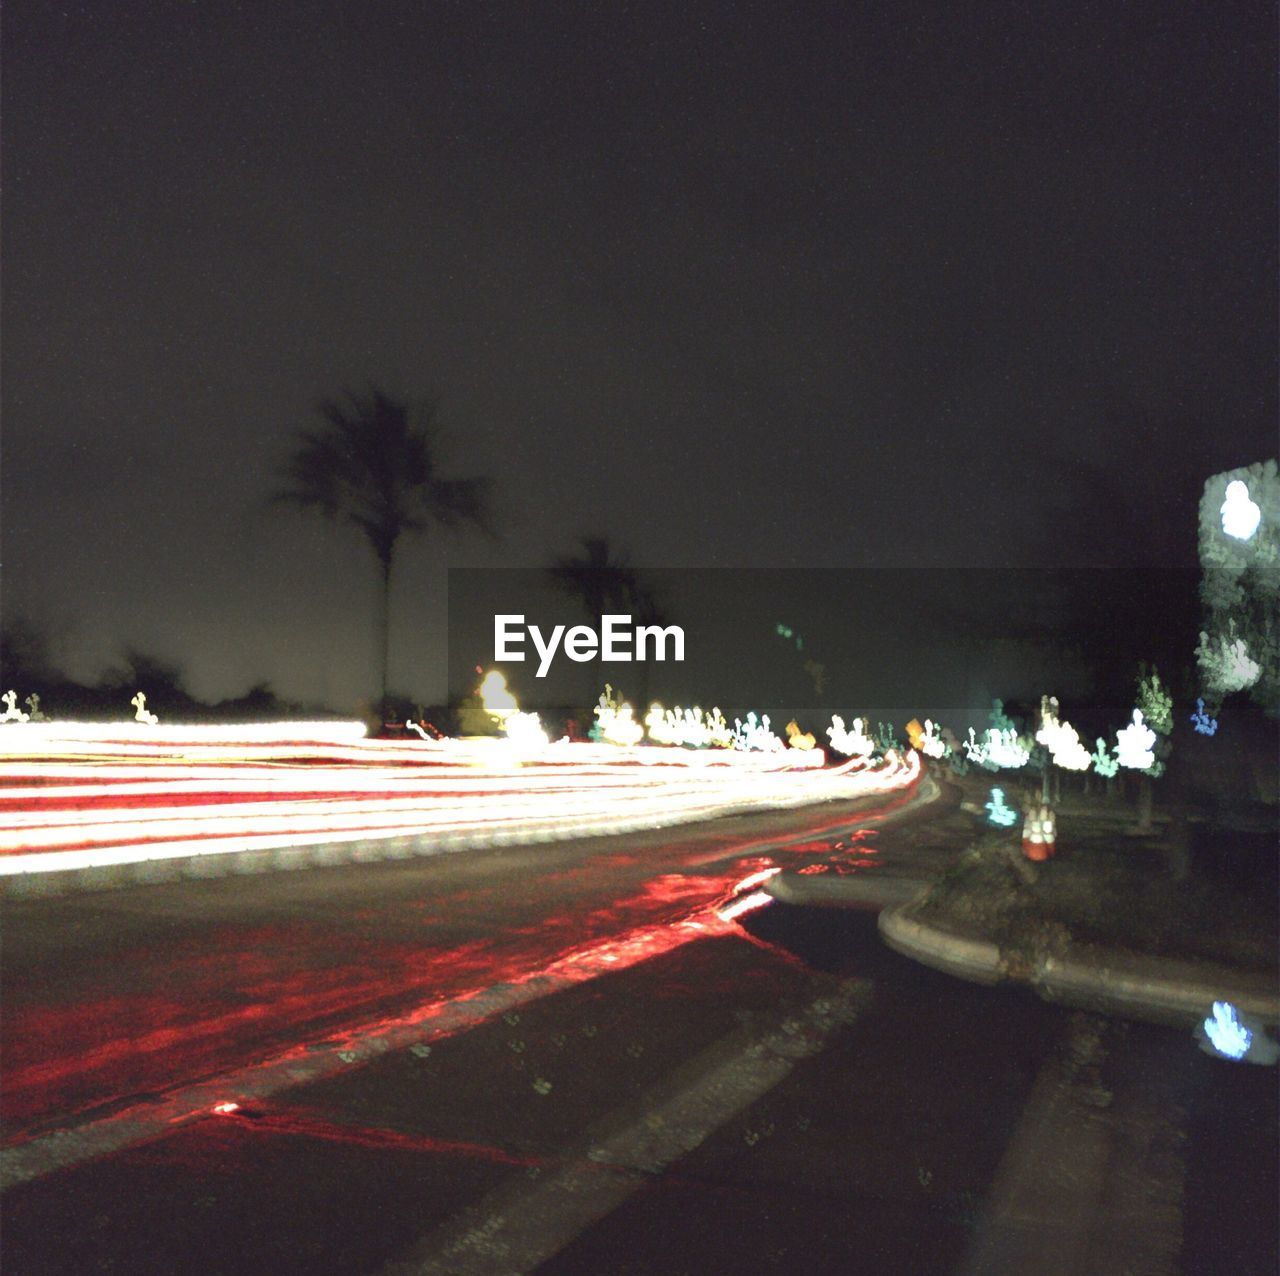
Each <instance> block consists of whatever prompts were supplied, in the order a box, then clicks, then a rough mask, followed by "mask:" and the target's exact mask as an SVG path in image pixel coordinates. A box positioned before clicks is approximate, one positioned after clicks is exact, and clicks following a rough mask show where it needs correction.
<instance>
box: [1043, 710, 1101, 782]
mask: <svg viewBox="0 0 1280 1276" xmlns="http://www.w3.org/2000/svg"><path fill="white" fill-rule="evenodd" d="M1057 708H1058V702H1057V701H1056V700H1054V699H1052V698H1051V697H1048V696H1046V697H1045V698H1044V699H1043V700H1042V701H1041V708H1040V717H1041V721H1040V730H1039V731H1037V732H1036V742H1037V743H1038V744H1042V745H1044V747H1045V748H1046V749H1048V750H1049V756H1050V757H1051V758H1052V759H1053V761H1054V763H1055V765H1057V766H1060V767H1062V768H1064V769H1065V770H1067V771H1087V770H1088V769H1089V765H1090V763H1091V762H1092V761H1093V759H1092V757H1091V756H1090V754H1089V750H1088V749H1086V748H1085V747H1084V745H1083V744H1081V742H1080V734H1079V732H1077V731H1076V729H1075V727H1073V726H1072V725H1071V724H1070V723H1069V722H1061V721H1059V719H1058V715H1057Z"/></svg>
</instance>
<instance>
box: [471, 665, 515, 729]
mask: <svg viewBox="0 0 1280 1276" xmlns="http://www.w3.org/2000/svg"><path fill="white" fill-rule="evenodd" d="M478 694H479V696H480V703H481V704H482V705H483V706H484V711H485V713H487V714H488V715H489V716H490V717H491V718H496V719H497V720H498V722H499V724H501V723H503V722H505V721H506V720H507V718H509V717H510V716H511V715H512V714H513V713H518V712H519V710H520V706H519V705H518V704H517V703H516V698H515V696H513V695H512V694H511V692H510V691H509V690H508V689H507V679H506V676H505V675H504V674H503V673H502V671H501V670H499V669H491V670H490V671H489V672H488V673H487V674H485V676H484V677H483V678H482V679H481V680H480V688H479V691H478Z"/></svg>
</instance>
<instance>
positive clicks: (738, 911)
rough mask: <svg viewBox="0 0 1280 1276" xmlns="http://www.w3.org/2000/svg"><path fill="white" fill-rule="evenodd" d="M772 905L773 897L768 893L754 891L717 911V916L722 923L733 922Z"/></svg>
mask: <svg viewBox="0 0 1280 1276" xmlns="http://www.w3.org/2000/svg"><path fill="white" fill-rule="evenodd" d="M772 903H773V896H772V895H770V894H769V893H768V892H767V891H754V892H753V893H752V894H750V895H743V896H741V897H740V898H739V899H735V900H734V901H733V903H731V904H726V905H725V906H724V907H723V908H720V909H717V910H716V916H717V917H719V918H720V920H721V921H722V922H731V921H733V919H734V918H735V917H741V916H742V915H743V913H750V912H754V911H755V910H756V909H757V908H763V907H764V906H765V905H766V904H772Z"/></svg>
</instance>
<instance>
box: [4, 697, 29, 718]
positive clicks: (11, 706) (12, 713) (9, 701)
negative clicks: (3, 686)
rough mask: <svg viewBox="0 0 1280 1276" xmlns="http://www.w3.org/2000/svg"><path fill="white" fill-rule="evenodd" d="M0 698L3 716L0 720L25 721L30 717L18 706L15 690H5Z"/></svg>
mask: <svg viewBox="0 0 1280 1276" xmlns="http://www.w3.org/2000/svg"><path fill="white" fill-rule="evenodd" d="M0 699H2V700H3V701H4V706H5V707H4V716H3V717H0V722H26V721H28V720H29V719H30V717H31V715H30V714H29V713H23V712H22V710H21V709H19V708H18V693H17V692H16V691H6V692H5V693H4V695H3V696H0Z"/></svg>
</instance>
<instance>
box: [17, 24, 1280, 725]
mask: <svg viewBox="0 0 1280 1276" xmlns="http://www.w3.org/2000/svg"><path fill="white" fill-rule="evenodd" d="M3 34H4V68H3V71H4V78H3V92H4V103H3V106H4V134H5V137H4V150H5V166H4V178H5V204H4V240H3V265H4V275H5V280H4V283H5V287H4V294H3V305H4V313H3V319H4V345H3V409H4V416H3V569H4V575H3V605H4V608H5V612H6V614H9V615H12V614H13V613H15V612H25V613H27V614H29V615H30V616H32V617H33V618H35V619H37V620H38V621H40V622H41V623H43V624H45V625H47V626H48V627H49V628H50V631H51V633H52V634H53V635H54V637H55V638H56V639H57V641H58V644H59V648H58V650H59V654H60V655H61V657H62V658H63V660H64V662H65V664H66V665H67V667H68V668H69V669H70V671H71V672H72V673H74V674H77V675H79V676H81V677H84V678H93V677H95V676H96V675H97V673H98V672H99V671H100V670H101V668H102V667H103V666H104V665H106V664H108V663H110V661H111V660H112V658H113V657H114V656H116V654H117V653H118V651H119V649H120V647H121V646H122V645H123V644H126V643H128V644H132V645H133V646H135V647H139V648H142V649H144V650H146V651H149V652H153V653H154V654H156V655H158V656H162V657H166V658H168V659H171V660H173V661H175V662H178V663H180V664H181V665H182V666H183V667H184V669H185V670H186V673H187V677H188V682H189V685H190V686H191V688H192V689H193V690H194V691H195V692H196V693H197V694H200V695H203V696H210V697H221V696H230V695H235V694H237V693H239V692H241V691H243V690H244V689H245V688H246V687H247V686H249V685H250V684H251V683H254V682H258V681H260V680H263V679H269V680H270V681H271V683H272V684H273V685H274V687H275V688H276V689H277V690H278V691H279V692H281V693H282V694H285V695H287V696H291V697H295V698H298V699H302V700H308V701H312V702H317V703H318V702H327V703H329V704H330V705H333V706H334V707H338V708H351V707H353V706H354V705H355V703H356V701H357V699H358V698H359V697H360V696H361V695H367V694H368V691H369V688H370V684H371V676H372V675H371V670H372V667H373V654H372V648H373V640H372V617H373V610H374V596H375V595H374V589H375V575H374V567H373V559H372V556H371V555H370V554H369V551H368V548H367V547H366V546H365V545H364V544H363V543H362V542H361V540H360V539H359V538H358V536H357V535H356V534H355V533H354V532H352V531H351V530H349V529H343V528H329V527H326V526H325V525H324V524H323V523H321V522H320V521H319V520H314V521H313V520H310V519H308V518H307V517H306V516H305V515H303V514H298V513H292V512H288V511H280V510H268V509H265V508H264V498H265V497H266V495H267V493H268V492H269V491H270V489H271V487H272V480H271V470H272V466H273V464H274V462H275V460H276V459H277V458H278V457H279V456H281V455H282V453H283V451H284V450H285V449H286V448H287V446H288V443H289V438H290V434H291V432H292V431H293V430H295V429H297V428H298V427H300V426H303V425H305V424H307V423H308V422H309V421H310V420H311V415H312V411H313V406H314V404H315V403H316V401H317V400H318V399H320V398H321V397H324V396H330V395H332V394H334V393H336V392H337V391H339V390H341V389H342V388H343V387H353V388H357V389H358V388H361V387H363V386H364V385H366V384H368V383H370V382H377V383H379V384H381V385H384V386H386V387H387V388H388V389H390V390H392V391H394V392H397V393H400V394H403V395H406V396H410V397H418V396H424V395H434V396H435V397H436V398H437V399H438V402H439V404H440V414H441V417H442V419H443V421H444V422H445V424H446V425H447V427H448V435H449V455H450V456H451V457H452V458H453V461H454V468H455V470H456V472H458V473H460V474H465V473H488V474H492V475H493V476H494V478H495V481H496V483H497V485H498V486H497V494H498V506H499V512H500V530H501V533H502V535H501V538H500V540H499V541H498V542H497V543H495V544H487V543H485V542H484V541H483V540H477V539H456V540H451V539H449V538H447V537H436V538H428V539H427V540H424V541H419V542H415V543H412V544H409V545H407V546H406V547H405V551H404V553H403V555H402V557H401V559H400V562H399V565H398V567H397V576H396V594H395V604H394V605H395V619H394V630H393V656H392V660H393V664H392V668H393V683H394V684H395V686H396V687H397V688H399V689H402V690H403V691H405V692H406V693H408V694H411V695H414V696H417V697H419V698H421V699H423V700H424V701H429V700H430V699H432V698H433V697H436V696H439V695H442V694H443V691H444V684H445V675H444V669H443V662H442V660H441V651H440V649H441V645H442V641H443V634H444V624H443V616H442V607H443V601H444V597H445V567H446V565H447V564H454V565H469V566H483V565H494V566H497V565H504V566H505V565H511V566H522V567H529V566H538V565H541V564H544V563H546V562H548V561H550V559H551V558H552V557H554V556H555V555H557V554H562V553H566V552H568V551H569V550H570V549H571V548H572V545H573V542H574V540H575V539H576V538H577V537H579V536H581V535H583V534H587V533H594V532H603V533H606V534H608V535H609V536H610V537H611V538H612V539H613V540H614V541H615V542H616V543H618V544H619V545H622V546H625V547H626V548H627V549H629V551H630V554H631V558H632V560H633V561H634V562H636V563H638V564H642V565H643V564H648V565H651V566H654V567H688V566H739V567H772V568H783V567H818V566H825V567H835V566H850V567H861V566H874V567H905V566H910V565H922V566H935V567H946V568H954V569H956V576H957V579H958V580H963V579H964V577H963V575H962V570H963V569H965V568H974V567H984V568H990V567H1002V566H1051V565H1063V564H1070V565H1098V566H1102V565H1117V564H1122V563H1124V564H1128V563H1135V562H1136V563H1151V564H1160V565H1169V564H1181V565H1187V564H1188V562H1191V563H1193V562H1194V548H1195V519H1196V507H1195V502H1196V499H1197V498H1198V495H1199V489H1200V486H1201V485H1202V483H1203V481H1204V479H1205V478H1206V477H1208V475H1209V474H1211V473H1213V472H1215V471H1221V470H1224V469H1227V468H1230V467H1234V466H1237V465H1243V464H1248V463H1250V462H1253V461H1257V460H1261V459H1263V458H1264V457H1266V456H1271V455H1274V454H1275V452H1276V436H1275V423H1276V407H1277V404H1276V386H1277V375H1276V372H1277V369H1276V348H1277V295H1276V277H1277V261H1276V223H1277V201H1276V189H1277V181H1276V150H1277V125H1276V65H1277V48H1276V15H1275V10H1274V6H1273V5H1271V4H1261V3H1255V4H1248V3H1231V2H1230V0H1228V2H1226V3H1213V4H1209V3H1203V4H1178V5H1170V4H1155V3H1148V4H1125V3H1122V2H1121V0H1106V2H1105V3H1097V4H1094V3H1085V2H1080V0H1072V2H1071V3H1063V4H1055V5H1025V4H1012V3H1002V2H1000V0H989V2H987V3H980V4H972V5H966V4H953V5H946V6H941V5H939V6H928V7H923V6H919V5H913V4H910V3H902V4H898V3H895V4H883V5H850V4H848V3H831V4H825V3H804V4H801V5H798V6H795V7H794V11H792V7H791V6H784V5H779V4H767V5H765V4H749V3H743V4H738V5H735V6H732V7H730V6H727V5H724V4H705V3H704V4H699V3H680V4H672V5H667V4H658V3H652V4H644V3H639V4H632V5H628V6H622V5H613V4H599V3H592V4H587V5H582V6H575V5H572V4H567V3H562V2H557V3H555V4H542V3H535V4H527V3H522V4H485V3H478V2H474V0H467V2H465V3H458V4H454V3H441V2H439V0H437V2H434V3H417V4H401V3H372V4H337V3H331V2H328V0H320V2H317V3H308V4H297V3H289V2H288V0H282V2H281V3H276V4H262V3H250V4H244V5H239V4H233V3H216V2H215V3H207V4H199V5H196V4H175V3H167V2H165V0H147V3H135V4H124V3H110V2H104V3H93V4H75V3H66V4H59V5H54V4H45V3H33V0H11V2H10V3H9V4H8V5H6V7H5V14H4V33H3ZM774 619H775V617H773V616H763V617H762V624H763V625H771V624H772V622H773V621H774ZM122 707H123V706H122ZM849 708H850V709H852V708H854V706H849Z"/></svg>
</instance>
